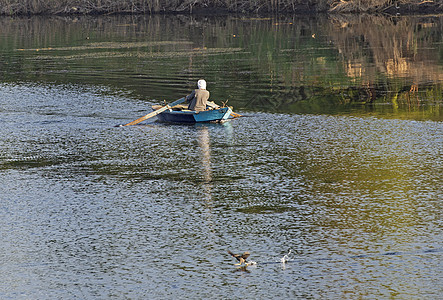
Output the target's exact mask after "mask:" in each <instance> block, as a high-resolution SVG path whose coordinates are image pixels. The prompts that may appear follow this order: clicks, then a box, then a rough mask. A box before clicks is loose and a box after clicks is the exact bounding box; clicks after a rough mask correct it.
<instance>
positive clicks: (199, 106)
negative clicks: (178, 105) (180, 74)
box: [186, 79, 209, 111]
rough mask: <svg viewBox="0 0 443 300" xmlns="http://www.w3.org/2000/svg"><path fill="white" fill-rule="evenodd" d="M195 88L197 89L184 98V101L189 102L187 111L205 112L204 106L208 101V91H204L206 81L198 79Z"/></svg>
mask: <svg viewBox="0 0 443 300" xmlns="http://www.w3.org/2000/svg"><path fill="white" fill-rule="evenodd" d="M197 87H198V89H196V90H194V91H192V93H191V94H190V95H188V96H186V101H188V102H189V105H188V109H189V110H193V111H204V110H206V104H207V103H208V99H209V91H207V90H206V81H205V80H204V79H200V80H199V81H198V82H197Z"/></svg>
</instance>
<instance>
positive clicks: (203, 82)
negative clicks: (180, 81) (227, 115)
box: [197, 79, 206, 90]
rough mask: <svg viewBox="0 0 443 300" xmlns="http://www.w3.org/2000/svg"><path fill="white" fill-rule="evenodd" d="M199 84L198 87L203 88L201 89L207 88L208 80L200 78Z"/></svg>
mask: <svg viewBox="0 0 443 300" xmlns="http://www.w3.org/2000/svg"><path fill="white" fill-rule="evenodd" d="M197 86H198V88H199V89H201V90H206V81H205V80H204V79H200V80H199V81H198V82H197Z"/></svg>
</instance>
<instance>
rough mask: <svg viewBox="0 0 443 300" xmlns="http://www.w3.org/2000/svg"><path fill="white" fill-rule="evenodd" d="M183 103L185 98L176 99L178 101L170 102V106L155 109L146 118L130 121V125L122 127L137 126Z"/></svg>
mask: <svg viewBox="0 0 443 300" xmlns="http://www.w3.org/2000/svg"><path fill="white" fill-rule="evenodd" d="M185 101H186V97H183V98H180V99H178V100H176V101H174V102H172V103H171V104H168V105H166V106H163V107H162V108H159V109H157V110H154V111H153V112H151V113H149V114H147V115H146V116H143V117H141V118H138V119H137V120H135V121H132V122H130V123H128V124H125V125H123V126H131V125H135V124H138V123H140V122H143V121H144V120H147V119H149V118H152V117H155V116H156V115H158V114H160V113H162V112H164V111H165V110H167V109H170V108H171V107H173V106H176V105H178V104H180V103H183V102H185Z"/></svg>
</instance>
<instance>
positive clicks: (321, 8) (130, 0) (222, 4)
mask: <svg viewBox="0 0 443 300" xmlns="http://www.w3.org/2000/svg"><path fill="white" fill-rule="evenodd" d="M436 11H443V2H442V1H439V0H215V1H208V0H119V1H115V0H0V14H2V15H33V14H58V15H71V14H122V13H126V14H151V13H181V12H186V13H192V12H234V13H270V12H279V13H312V12H341V13H343V12H346V13H348V12H352V13H354V12H387V13H394V14H395V13H406V12H436Z"/></svg>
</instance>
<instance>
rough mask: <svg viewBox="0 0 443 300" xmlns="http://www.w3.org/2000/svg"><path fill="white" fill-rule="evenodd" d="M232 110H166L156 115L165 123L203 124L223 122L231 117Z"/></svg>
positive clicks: (224, 108)
mask: <svg viewBox="0 0 443 300" xmlns="http://www.w3.org/2000/svg"><path fill="white" fill-rule="evenodd" d="M231 113H232V110H231V108H229V107H223V108H219V109H212V110H205V111H200V112H196V111H189V110H178V111H175V110H172V109H169V110H166V111H164V112H162V113H161V114H159V115H157V118H158V120H159V121H160V122H166V123H204V122H223V121H226V120H227V119H228V118H229V116H230V115H231Z"/></svg>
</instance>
